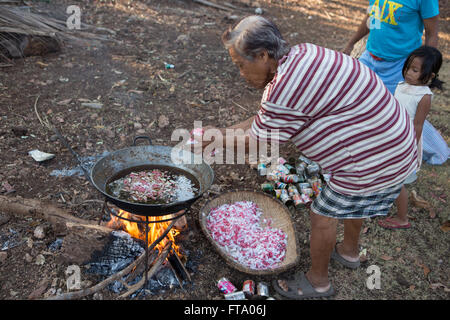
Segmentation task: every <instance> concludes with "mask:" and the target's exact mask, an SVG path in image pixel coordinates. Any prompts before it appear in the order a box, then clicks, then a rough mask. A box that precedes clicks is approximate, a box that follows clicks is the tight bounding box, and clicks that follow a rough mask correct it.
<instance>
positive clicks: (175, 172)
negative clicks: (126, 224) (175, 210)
mask: <svg viewBox="0 0 450 320" xmlns="http://www.w3.org/2000/svg"><path fill="white" fill-rule="evenodd" d="M153 170H158V171H160V172H161V173H162V174H163V177H164V179H163V181H168V183H167V184H164V185H165V186H166V188H165V192H164V193H162V194H161V195H160V196H159V197H156V198H147V199H143V198H141V195H142V194H145V192H138V193H136V192H129V191H127V189H129V187H127V186H126V185H125V180H127V178H128V180H129V177H130V174H132V173H137V174H139V173H145V174H146V175H151V172H152V171H153ZM134 181H136V180H134ZM138 185H139V186H140V184H139V183H138ZM151 189H152V188H151ZM199 190H200V185H199V183H198V181H197V179H196V178H194V176H193V175H191V174H189V173H187V172H186V171H183V170H180V169H177V168H173V167H166V166H140V167H133V168H129V169H126V170H124V171H121V172H119V173H118V174H116V175H115V176H114V177H113V178H111V179H110V181H109V182H108V183H107V184H106V188H105V191H106V193H108V194H109V195H111V196H113V197H114V198H117V199H119V200H122V201H127V202H134V203H143V204H169V203H174V202H179V201H186V200H189V199H192V198H194V197H195V196H196V194H197V193H198V192H199ZM136 194H138V196H137V197H136Z"/></svg>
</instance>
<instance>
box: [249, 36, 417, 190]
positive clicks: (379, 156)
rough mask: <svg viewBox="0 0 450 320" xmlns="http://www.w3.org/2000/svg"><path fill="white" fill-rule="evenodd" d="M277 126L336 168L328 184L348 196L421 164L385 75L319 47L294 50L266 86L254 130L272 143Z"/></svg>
mask: <svg viewBox="0 0 450 320" xmlns="http://www.w3.org/2000/svg"><path fill="white" fill-rule="evenodd" d="M274 130H275V131H277V132H278V134H279V137H278V140H279V142H280V143H284V142H286V141H288V140H289V139H290V140H291V141H293V143H294V144H295V145H296V146H297V147H298V148H299V150H300V151H301V152H302V153H303V154H304V155H305V156H306V157H308V158H310V159H311V160H314V161H316V162H317V163H319V165H320V166H321V167H322V169H323V170H325V171H327V172H330V173H331V180H330V182H329V186H330V187H331V188H332V189H333V190H335V191H336V192H339V193H342V194H348V195H361V194H368V193H371V192H374V191H378V190H382V189H385V188H388V187H390V186H394V185H397V184H401V183H402V182H403V181H404V179H405V178H406V177H407V176H408V174H409V173H411V172H412V171H413V170H415V169H416V166H417V148H416V141H415V133H414V128H413V124H412V121H411V120H410V118H409V116H408V113H407V111H406V110H405V109H404V108H403V107H401V106H400V104H399V103H398V101H397V100H395V98H394V97H393V96H392V95H391V94H390V93H389V91H388V90H387V89H386V87H385V86H384V85H383V83H382V81H381V80H380V78H378V76H377V75H376V74H375V73H374V72H373V71H372V70H370V69H369V68H368V67H366V66H365V65H364V64H362V63H360V62H359V61H358V60H356V59H353V58H352V57H350V56H347V55H345V54H342V53H340V52H337V51H334V50H330V49H326V48H322V47H320V46H316V45H313V44H300V45H298V46H295V47H293V48H292V49H291V50H290V52H289V54H288V55H287V56H285V57H283V59H281V60H280V61H279V63H278V69H277V73H276V74H275V77H274V78H273V80H272V81H271V82H270V83H269V84H268V85H267V86H266V88H265V91H264V94H263V97H262V100H261V108H260V110H259V112H258V114H257V115H256V117H255V120H254V122H253V124H252V130H251V135H252V136H253V137H254V138H257V139H261V140H270V139H271V136H270V134H271V133H274V132H275V131H274ZM272 142H273V141H272Z"/></svg>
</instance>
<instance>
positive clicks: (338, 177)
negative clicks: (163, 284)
mask: <svg viewBox="0 0 450 320" xmlns="http://www.w3.org/2000/svg"><path fill="white" fill-rule="evenodd" d="M222 40H223V43H224V45H225V47H226V48H227V49H228V51H229V54H230V56H231V59H232V61H233V63H234V64H235V65H237V66H238V67H239V70H240V74H241V76H242V77H243V78H244V79H245V80H247V82H248V83H249V84H250V85H252V86H254V87H256V88H261V89H262V88H264V93H263V96H262V100H261V106H260V110H259V111H258V113H257V114H256V115H255V116H254V117H252V118H250V119H247V120H246V121H244V122H242V123H239V124H237V125H235V126H232V127H230V128H240V129H244V130H247V129H251V130H249V131H250V134H249V135H248V137H247V141H246V142H247V143H248V140H249V139H257V140H258V141H267V140H269V142H271V143H275V142H276V143H284V142H286V141H288V140H291V141H292V142H293V143H294V144H295V145H296V146H297V147H298V149H299V150H300V151H301V152H302V153H303V154H304V155H305V156H306V157H308V158H310V159H311V160H314V161H315V162H317V163H319V164H320V166H321V167H322V168H323V169H324V170H326V171H327V172H330V173H331V179H330V181H329V183H328V184H327V185H326V187H325V188H324V189H323V190H322V192H321V193H320V195H319V196H318V197H317V198H316V199H315V200H314V202H313V203H312V205H311V208H310V219H311V238H310V256H311V267H310V269H309V271H308V272H307V273H306V274H304V273H299V274H297V275H294V276H293V277H292V279H285V280H274V281H273V285H274V287H275V289H276V290H277V291H278V292H279V293H280V294H281V295H283V296H286V297H289V298H294V299H296V298H311V297H324V296H331V295H333V294H334V293H335V292H334V289H333V286H332V284H331V283H330V281H329V279H328V264H329V261H330V258H331V259H334V260H336V261H337V262H339V263H341V264H343V265H344V266H346V267H348V268H352V269H354V268H357V267H358V266H359V264H360V262H359V249H358V240H359V234H360V230H361V226H362V223H363V221H364V219H366V218H369V217H374V216H385V215H386V214H387V213H388V211H389V209H390V207H391V206H392V204H393V201H394V200H395V199H396V198H397V196H398V194H399V192H400V189H401V186H402V182H403V180H404V179H405V178H406V177H407V176H408V174H409V173H411V172H412V171H413V170H414V169H415V168H416V166H417V150H416V143H415V135H414V129H413V127H412V123H411V121H410V119H409V117H408V114H407V112H406V110H405V109H404V108H401V107H400V105H399V104H398V102H397V101H396V100H395V99H394V97H393V96H392V95H391V94H390V93H389V91H388V90H387V89H386V87H385V86H384V85H383V83H382V81H381V80H380V79H379V78H378V77H377V76H376V74H375V73H374V72H373V71H371V70H370V69H369V68H368V67H366V66H365V65H363V64H361V63H360V62H358V61H357V60H355V59H353V58H351V57H349V56H347V55H345V54H342V53H340V52H336V51H333V50H329V49H325V48H322V47H319V46H316V45H313V44H309V43H304V44H300V45H297V46H294V47H292V48H289V47H288V46H287V44H286V42H285V41H284V40H283V37H282V36H281V34H280V31H279V30H278V28H277V27H276V25H274V24H273V23H272V22H271V21H269V20H268V19H266V18H264V17H261V16H250V17H246V18H244V19H243V20H241V21H240V22H239V23H238V24H237V25H236V26H235V27H234V28H232V29H230V30H228V31H226V32H225V33H224V34H223V36H222ZM222 130H223V129H222ZM271 130H272V131H273V130H278V132H279V139H278V141H270V137H271V135H270V132H271ZM224 139H225V137H224ZM224 141H225V140H224ZM341 219H342V220H343V222H344V239H343V242H342V243H338V244H336V226H337V222H338V220H341Z"/></svg>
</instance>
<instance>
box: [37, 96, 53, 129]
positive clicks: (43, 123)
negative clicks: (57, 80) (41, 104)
mask: <svg viewBox="0 0 450 320" xmlns="http://www.w3.org/2000/svg"><path fill="white" fill-rule="evenodd" d="M39 97H40V95H38V96H37V97H36V101H35V102H34V112H35V113H36V116H37V118H38V120H39V122H40V123H41V125H42V126H43V127H46V128H47V129H49V130H50V129H51V128H52V127H51V125H50V122H48V119H45V121H43V120H42V119H41V117H40V116H39V112H38V110H37V103H38V100H39Z"/></svg>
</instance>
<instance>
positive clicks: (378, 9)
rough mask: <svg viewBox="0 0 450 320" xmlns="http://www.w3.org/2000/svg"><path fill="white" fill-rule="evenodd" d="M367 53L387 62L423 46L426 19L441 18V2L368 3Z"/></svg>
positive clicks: (400, 0)
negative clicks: (439, 15) (438, 16)
mask: <svg viewBox="0 0 450 320" xmlns="http://www.w3.org/2000/svg"><path fill="white" fill-rule="evenodd" d="M369 4H370V6H369V15H370V18H369V29H370V33H369V38H368V40H367V50H368V51H369V52H370V53H372V54H373V55H375V56H377V57H380V58H382V59H384V60H387V61H394V60H398V59H402V58H406V57H407V56H408V55H409V54H410V53H411V52H412V51H414V50H415V49H417V48H418V47H420V46H421V45H422V33H423V19H428V18H432V17H435V16H437V15H438V14H439V3H438V0H395V1H390V0H369Z"/></svg>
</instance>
